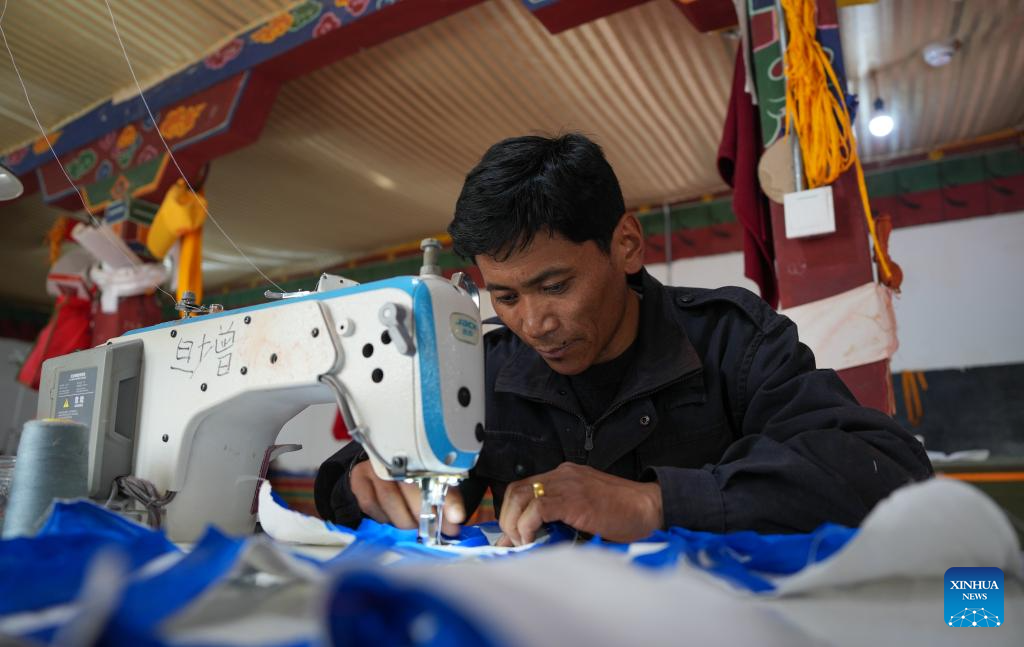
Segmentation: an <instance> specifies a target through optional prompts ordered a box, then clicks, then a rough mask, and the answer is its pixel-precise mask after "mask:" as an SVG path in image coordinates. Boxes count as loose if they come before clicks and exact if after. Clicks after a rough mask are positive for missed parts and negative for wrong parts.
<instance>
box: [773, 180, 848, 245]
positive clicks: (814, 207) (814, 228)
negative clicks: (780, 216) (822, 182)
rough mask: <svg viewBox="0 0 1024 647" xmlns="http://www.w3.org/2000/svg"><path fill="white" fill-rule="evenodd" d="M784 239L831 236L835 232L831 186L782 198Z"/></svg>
mask: <svg viewBox="0 0 1024 647" xmlns="http://www.w3.org/2000/svg"><path fill="white" fill-rule="evenodd" d="M783 200H784V202H783V206H784V208H785V217H786V238H804V237H805V236H819V235H821V234H831V233H833V232H835V230H836V212H835V209H834V208H833V207H832V186H831V185H826V186H823V187H819V188H817V189H811V190H810V191H798V192H796V193H787V194H786V196H785V198H783Z"/></svg>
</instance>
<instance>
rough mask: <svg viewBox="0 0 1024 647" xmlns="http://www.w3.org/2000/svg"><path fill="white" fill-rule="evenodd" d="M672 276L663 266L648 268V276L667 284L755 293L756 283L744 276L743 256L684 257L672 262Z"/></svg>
mask: <svg viewBox="0 0 1024 647" xmlns="http://www.w3.org/2000/svg"><path fill="white" fill-rule="evenodd" d="M671 270H672V276H671V277H669V276H668V274H669V267H668V265H667V264H666V263H657V264H654V265H648V266H647V271H648V272H650V273H651V276H653V277H654V278H656V279H658V280H659V281H661V282H662V283H664V284H666V285H685V286H686V287H691V288H720V287H722V286H723V285H738V286H740V287H743V288H747V289H748V290H751V291H752V292H754V293H755V294H758V293H759V292H758V289H757V284H756V283H754V282H753V281H751V280H750V279H748V278H747V277H745V276H743V253H742V252H730V253H728V254H715V255H713V256H700V257H698V258H685V259H682V260H678V261H673V262H672V268H671Z"/></svg>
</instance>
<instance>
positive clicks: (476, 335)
mask: <svg viewBox="0 0 1024 647" xmlns="http://www.w3.org/2000/svg"><path fill="white" fill-rule="evenodd" d="M450 323H451V327H452V334H453V335H455V339H458V340H459V341H464V342H466V343H467V344H478V343H480V324H479V323H477V320H476V319H474V318H473V317H470V316H469V315H464V314H462V313H460V312H453V313H452V316H451V319H450Z"/></svg>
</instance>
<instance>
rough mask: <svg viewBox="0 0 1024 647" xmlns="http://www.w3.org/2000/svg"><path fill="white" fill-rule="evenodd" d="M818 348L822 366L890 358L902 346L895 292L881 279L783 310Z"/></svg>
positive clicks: (846, 365) (839, 366) (804, 339)
mask: <svg viewBox="0 0 1024 647" xmlns="http://www.w3.org/2000/svg"><path fill="white" fill-rule="evenodd" d="M779 313H780V314H783V315H786V316H787V317H789V318H790V319H791V320H792V321H793V322H794V323H795V324H796V325H797V328H798V329H799V331H800V341H802V342H803V343H805V344H807V345H808V346H809V347H810V348H811V350H813V351H814V358H815V360H816V361H817V365H818V367H819V368H832V369H835V370H837V371H838V370H841V369H844V368H852V367H854V366H862V365H864V364H870V363H872V362H877V361H879V360H883V359H887V358H889V357H891V356H892V354H893V353H895V352H896V349H897V348H899V341H898V340H897V339H896V317H895V315H894V314H893V309H892V292H891V291H890V290H889V288H887V287H885V286H882V285H878V284H877V283H866V284H864V285H862V286H860V287H857V288H853V289H852V290H847V291H846V292H840V293H839V294H836V295H833V296H831V297H828V298H825V299H821V300H819V301H812V302H811V303H805V304H804V305H800V306H796V307H793V308H787V309H785V310H779Z"/></svg>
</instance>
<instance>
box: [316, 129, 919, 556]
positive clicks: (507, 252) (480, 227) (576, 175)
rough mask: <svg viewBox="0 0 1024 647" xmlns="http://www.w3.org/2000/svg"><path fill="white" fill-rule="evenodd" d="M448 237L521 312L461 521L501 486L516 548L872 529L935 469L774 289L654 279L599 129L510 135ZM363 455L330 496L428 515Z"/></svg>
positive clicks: (508, 306)
mask: <svg viewBox="0 0 1024 647" xmlns="http://www.w3.org/2000/svg"><path fill="white" fill-rule="evenodd" d="M448 231H449V233H450V234H451V236H452V242H453V246H454V249H455V251H456V252H457V253H459V254H460V255H461V256H463V257H465V258H471V259H473V261H474V262H475V263H476V265H477V266H478V267H479V268H480V272H481V274H482V275H483V277H484V280H485V282H486V284H487V288H488V290H489V292H490V296H491V301H492V303H493V305H494V309H495V312H496V313H497V315H498V317H499V318H500V319H501V322H502V323H503V324H504V325H505V327H504V328H501V329H499V330H495V331H492V332H490V333H488V334H487V335H486V336H485V344H486V353H487V355H486V357H487V359H486V394H487V395H486V397H487V403H486V409H487V413H486V415H487V418H486V430H485V434H484V435H485V437H484V445H483V451H482V453H481V455H480V459H479V461H478V463H477V465H476V467H475V468H474V469H473V471H472V472H471V474H470V478H469V479H468V480H466V481H464V482H463V483H462V484H461V485H460V487H459V489H458V490H455V491H453V492H452V493H451V495H450V496H449V501H448V503H447V504H446V517H447V519H448V521H449V522H456V523H458V522H461V521H462V520H463V519H464V518H465V517H466V513H467V512H469V511H471V510H473V509H474V508H475V507H476V505H477V504H478V503H479V501H480V498H481V497H482V496H483V493H484V491H485V490H486V488H487V487H490V488H491V491H492V493H493V496H494V504H495V509H496V510H497V511H499V522H500V525H501V528H502V531H503V533H504V537H503V538H502V543H503V544H506V545H509V544H515V545H520V544H523V543H527V542H530V541H532V540H533V539H534V537H535V536H536V533H537V531H538V530H539V529H540V527H541V526H542V525H543V524H544V523H545V522H552V521H562V522H565V523H567V524H568V525H570V526H572V527H574V528H576V529H577V530H579V531H582V532H587V533H594V534H599V535H601V536H602V537H604V538H606V539H610V540H614V541H622V542H628V541H634V540H638V539H642V538H643V537H645V536H647V535H649V534H650V533H651V532H653V531H654V530H656V529H658V528H663V527H670V526H683V527H686V528H690V529H693V530H707V531H713V532H726V531H732V530H741V529H752V530H757V531H761V532H805V531H810V530H812V529H813V528H815V527H816V526H818V525H819V524H821V523H823V522H826V521H831V522H836V523H841V524H846V525H851V526H853V525H857V524H858V523H859V522H860V521H861V520H862V519H863V518H864V516H865V515H866V514H867V513H868V511H869V510H870V509H871V508H872V506H874V505H875V504H876V503H877V502H878V501H879V500H880V499H882V498H884V497H885V496H887V495H888V494H889V493H890V492H892V490H894V489H895V488H897V487H899V486H900V485H903V484H904V483H908V482H910V481H914V480H919V479H924V478H926V477H928V476H929V475H930V474H931V473H932V469H931V465H930V463H929V462H928V459H927V457H926V455H925V453H924V450H923V448H922V447H921V445H920V444H919V443H918V442H916V441H915V440H914V439H913V438H912V437H911V436H910V435H909V434H907V433H906V432H905V431H904V430H903V429H901V428H900V426H899V425H898V424H896V423H895V422H894V421H893V420H892V419H891V418H889V417H888V416H885V415H883V414H882V413H880V412H878V411H875V410H872V409H866V408H863V407H860V406H859V405H858V404H857V402H856V401H855V399H854V398H853V396H852V395H851V394H850V392H849V391H848V390H847V389H846V387H845V386H844V385H843V383H842V382H841V381H840V380H839V378H838V376H837V375H836V374H835V372H834V371H832V370H816V369H815V366H814V356H813V355H812V353H811V351H810V350H809V349H808V348H807V347H806V346H804V345H803V344H801V343H800V342H799V340H798V339H797V330H796V326H795V325H794V324H793V323H792V322H791V321H789V320H788V319H787V318H785V317H782V316H780V315H778V314H776V313H775V312H774V311H772V310H771V308H769V307H768V306H767V304H765V303H764V302H763V301H762V300H761V299H760V298H758V297H757V296H755V295H754V294H752V293H750V292H748V291H746V290H743V289H741V288H734V287H730V288H721V289H717V290H704V289H692V288H668V287H665V286H662V285H661V284H660V283H658V281H656V280H655V279H654V278H652V277H651V276H650V275H649V274H647V273H646V271H645V270H644V268H643V245H644V238H643V231H642V229H641V227H640V224H639V222H638V221H637V219H636V217H635V216H633V215H632V214H626V213H625V207H624V204H623V199H622V193H621V190H620V188H619V183H618V180H617V179H616V177H615V173H614V172H613V171H612V169H611V166H609V165H608V163H607V161H605V158H604V156H603V154H602V152H601V149H600V148H599V147H598V146H597V145H596V144H594V143H593V142H591V141H590V140H588V139H587V138H585V137H583V136H582V135H578V134H571V135H566V136H563V137H559V138H555V139H547V138H543V137H518V138H514V139H508V140H505V141H502V142H500V143H498V144H496V145H494V146H493V147H491V149H490V150H488V151H487V153H486V154H485V155H484V157H483V159H482V160H481V161H480V163H479V164H478V165H477V166H476V168H474V169H473V170H472V171H471V172H470V173H469V175H468V176H467V177H466V182H465V185H464V186H463V189H462V194H461V195H460V196H459V200H458V202H457V204H456V207H455V218H454V219H453V221H452V223H451V225H450V226H449V228H448ZM364 457H365V454H361V453H360V448H359V447H358V446H350V447H346V448H345V449H343V450H341V451H340V452H338V454H336V455H335V456H333V457H331V458H330V459H329V460H328V461H327V462H326V463H324V465H323V466H322V467H321V470H320V474H319V475H318V477H317V485H316V490H317V492H316V499H317V509H318V510H319V511H320V513H321V514H322V515H323V516H324V517H325V518H328V519H333V520H335V521H338V522H340V523H344V524H348V525H355V524H357V523H358V521H359V520H360V518H361V516H362V515H364V514H365V515H368V516H370V517H373V518H375V519H377V520H378V521H383V522H390V523H393V524H395V525H396V526H400V527H404V528H414V527H416V518H417V513H416V511H417V510H418V509H419V495H418V490H416V489H414V488H412V487H411V486H402V485H399V484H396V483H393V482H388V481H382V480H380V479H378V478H377V477H376V476H375V475H374V474H373V471H372V469H370V465H369V463H367V462H361V461H360V459H361V458H364ZM452 530H453V528H452V527H451V525H449V527H448V531H449V532H451V531H452Z"/></svg>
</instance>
